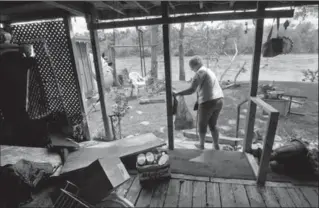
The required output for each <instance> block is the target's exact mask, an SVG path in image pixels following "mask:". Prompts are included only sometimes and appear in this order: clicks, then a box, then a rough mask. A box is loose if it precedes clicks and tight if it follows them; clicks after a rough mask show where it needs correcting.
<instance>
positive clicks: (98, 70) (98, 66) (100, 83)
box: [86, 8, 113, 140]
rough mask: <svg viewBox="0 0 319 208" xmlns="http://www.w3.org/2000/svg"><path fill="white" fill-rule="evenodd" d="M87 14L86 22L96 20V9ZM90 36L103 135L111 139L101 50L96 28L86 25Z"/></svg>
mask: <svg viewBox="0 0 319 208" xmlns="http://www.w3.org/2000/svg"><path fill="white" fill-rule="evenodd" d="M90 13H91V14H89V15H87V16H86V22H87V24H89V25H90V24H92V23H93V22H94V21H95V20H96V11H95V10H94V8H91V10H90ZM88 29H89V32H90V37H91V45H92V54H93V61H94V66H95V74H96V82H97V88H98V92H99V97H100V103H101V112H102V118H103V125H104V130H105V136H106V138H107V140H113V134H112V132H111V128H110V126H111V125H110V121H109V117H108V115H107V112H106V105H105V97H104V80H103V78H104V76H103V70H102V62H101V51H100V45H99V38H98V34H97V31H96V30H93V29H92V28H91V27H90V26H89V27H88Z"/></svg>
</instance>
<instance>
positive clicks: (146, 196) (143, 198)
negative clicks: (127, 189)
mask: <svg viewBox="0 0 319 208" xmlns="http://www.w3.org/2000/svg"><path fill="white" fill-rule="evenodd" d="M152 193H153V189H151V188H150V189H145V188H143V189H142V191H141V193H140V195H139V197H138V200H137V202H136V207H149V206H150V204H151V199H152Z"/></svg>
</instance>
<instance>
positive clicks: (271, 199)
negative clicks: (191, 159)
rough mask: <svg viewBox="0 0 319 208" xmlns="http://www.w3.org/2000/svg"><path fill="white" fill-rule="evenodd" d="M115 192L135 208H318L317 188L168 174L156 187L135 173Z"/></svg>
mask: <svg viewBox="0 0 319 208" xmlns="http://www.w3.org/2000/svg"><path fill="white" fill-rule="evenodd" d="M116 192H117V193H118V194H119V195H120V196H123V197H125V198H127V199H128V200H130V201H131V202H132V203H134V205H135V207H318V194H319V192H318V187H314V186H308V187H305V186H294V185H292V184H288V183H273V182H266V185H265V186H264V187H259V186H257V185H256V182H255V181H249V180H234V179H233V180H229V179H227V180H226V179H215V178H214V179H213V178H209V177H195V176H186V175H182V174H172V179H170V180H169V181H166V182H163V183H161V184H159V185H157V186H156V187H152V188H150V189H145V188H142V187H141V186H140V183H139V178H138V176H136V175H133V176H131V179H130V180H129V181H127V182H126V183H124V184H123V185H121V186H120V187H119V188H118V189H117V190H116Z"/></svg>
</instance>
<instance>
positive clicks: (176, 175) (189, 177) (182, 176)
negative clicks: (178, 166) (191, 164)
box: [171, 173, 210, 182]
mask: <svg viewBox="0 0 319 208" xmlns="http://www.w3.org/2000/svg"><path fill="white" fill-rule="evenodd" d="M171 177H172V178H174V179H183V180H193V181H206V182H209V181H210V179H209V177H204V176H192V175H185V174H179V173H172V174H171Z"/></svg>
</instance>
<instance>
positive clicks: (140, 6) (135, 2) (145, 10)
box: [132, 1, 150, 14]
mask: <svg viewBox="0 0 319 208" xmlns="http://www.w3.org/2000/svg"><path fill="white" fill-rule="evenodd" d="M132 2H133V3H134V4H135V5H136V6H137V7H138V8H140V9H142V10H143V11H144V12H145V13H146V14H150V12H149V11H148V10H147V9H146V8H145V7H144V6H143V5H141V4H140V3H138V2H137V1H132Z"/></svg>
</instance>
